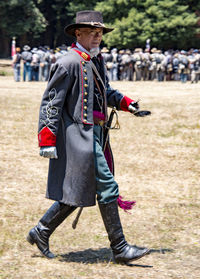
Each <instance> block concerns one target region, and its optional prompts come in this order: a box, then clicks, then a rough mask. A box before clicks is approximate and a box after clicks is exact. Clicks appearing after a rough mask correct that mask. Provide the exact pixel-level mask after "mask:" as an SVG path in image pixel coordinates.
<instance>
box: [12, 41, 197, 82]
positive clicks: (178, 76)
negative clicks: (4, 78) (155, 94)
mask: <svg viewBox="0 0 200 279" xmlns="http://www.w3.org/2000/svg"><path fill="white" fill-rule="evenodd" d="M69 49H70V47H67V46H65V45H63V46H61V47H58V48H56V49H55V50H52V49H50V48H49V47H48V46H44V47H38V48H33V49H31V48H30V47H29V46H28V45H25V46H24V47H23V50H22V52H21V50H20V48H16V55H15V56H14V57H13V68H14V78H15V80H16V81H20V75H21V73H20V69H21V65H22V64H23V81H26V80H28V81H47V80H48V76H49V71H50V68H51V65H52V64H54V63H55V62H56V60H57V59H58V58H59V57H60V56H63V55H65V54H66V52H67V51H69ZM101 52H102V55H103V56H104V59H105V63H106V67H107V71H108V77H109V80H110V81H117V80H121V81H122V80H127V81H147V80H150V81H153V80H157V81H159V82H161V81H169V80H175V81H181V82H187V81H190V82H191V83H197V82H198V81H199V79H200V50H198V49H190V50H189V51H185V50H181V51H172V50H169V51H165V52H162V51H161V50H159V49H157V48H152V49H151V50H150V49H148V48H147V49H144V50H143V49H142V48H136V49H134V51H131V50H129V49H126V50H119V51H118V50H117V49H116V48H114V49H112V50H110V51H109V50H108V49H107V48H106V47H103V48H102V50H101Z"/></svg>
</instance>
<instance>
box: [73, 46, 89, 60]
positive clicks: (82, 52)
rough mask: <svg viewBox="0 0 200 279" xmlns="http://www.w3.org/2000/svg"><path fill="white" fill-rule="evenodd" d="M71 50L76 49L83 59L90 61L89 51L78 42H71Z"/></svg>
mask: <svg viewBox="0 0 200 279" xmlns="http://www.w3.org/2000/svg"><path fill="white" fill-rule="evenodd" d="M72 50H74V51H76V52H77V53H78V54H79V55H80V56H81V57H82V58H83V59H84V60H86V61H90V59H91V56H90V54H89V52H88V51H87V50H86V49H84V48H83V47H82V46H81V45H80V44H79V43H76V44H72Z"/></svg>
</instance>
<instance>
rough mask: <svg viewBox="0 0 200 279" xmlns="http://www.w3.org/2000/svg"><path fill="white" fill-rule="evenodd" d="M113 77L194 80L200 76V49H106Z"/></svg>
mask: <svg viewBox="0 0 200 279" xmlns="http://www.w3.org/2000/svg"><path fill="white" fill-rule="evenodd" d="M102 54H103V56H104V58H105V61H106V65H107V69H108V74H109V79H110V80H129V81H141V80H143V81H146V80H157V81H165V80H167V81H169V80H175V81H179V80H180V81H181V82H186V81H188V80H189V81H191V82H192V83H194V82H198V80H199V79H200V50H198V49H191V50H189V51H185V50H181V51H170V50H169V51H165V52H162V51H161V50H159V49H157V48H152V49H151V50H149V49H145V50H143V49H141V48H136V49H135V50H134V51H131V50H129V49H127V50H120V51H117V49H116V48H115V49H112V50H111V51H109V50H108V49H107V48H103V49H102Z"/></svg>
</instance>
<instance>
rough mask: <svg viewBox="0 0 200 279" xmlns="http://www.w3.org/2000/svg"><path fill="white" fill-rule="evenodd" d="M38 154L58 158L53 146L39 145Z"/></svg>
mask: <svg viewBox="0 0 200 279" xmlns="http://www.w3.org/2000/svg"><path fill="white" fill-rule="evenodd" d="M40 156H43V157H45V158H50V159H58V155H57V149H56V147H55V146H42V147H40Z"/></svg>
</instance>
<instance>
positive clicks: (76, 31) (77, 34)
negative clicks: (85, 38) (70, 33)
mask: <svg viewBox="0 0 200 279" xmlns="http://www.w3.org/2000/svg"><path fill="white" fill-rule="evenodd" d="M80 34H81V33H80V30H79V29H76V30H75V36H76V37H77V38H78V37H80Z"/></svg>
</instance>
